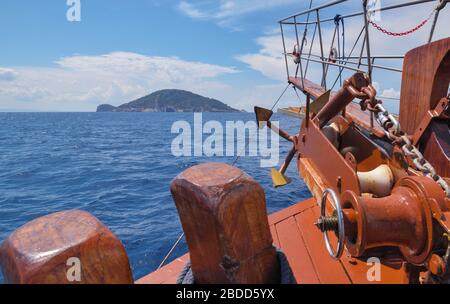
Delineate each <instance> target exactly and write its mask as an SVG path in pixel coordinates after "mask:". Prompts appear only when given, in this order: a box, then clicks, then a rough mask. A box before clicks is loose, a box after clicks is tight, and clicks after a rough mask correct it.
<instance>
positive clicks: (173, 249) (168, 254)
mask: <svg viewBox="0 0 450 304" xmlns="http://www.w3.org/2000/svg"><path fill="white" fill-rule="evenodd" d="M183 237H184V232H183V233H182V234H181V235H180V236H179V237H178V239H177V241H176V242H175V244H174V245H173V246H172V248H171V249H170V250H169V252H168V253H167V255H166V256H165V257H164V259H163V260H162V262H161V264H159V266H158V268H157V270H159V269H161V268H162V267H163V266H164V264H166V262H167V260H168V259H169V258H170V256H171V255H172V253H173V252H174V251H175V249H176V248H177V247H178V244H179V243H180V242H181V240H182V239H183Z"/></svg>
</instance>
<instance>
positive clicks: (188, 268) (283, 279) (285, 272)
mask: <svg viewBox="0 0 450 304" xmlns="http://www.w3.org/2000/svg"><path fill="white" fill-rule="evenodd" d="M276 249H277V258H278V263H279V265H280V284H282V285H294V284H297V280H296V279H295V276H294V274H293V272H292V268H291V265H289V261H288V259H287V257H286V255H285V254H284V253H283V251H281V249H278V248H276ZM176 284H177V285H194V284H195V280H194V274H193V272H192V264H191V262H187V263H186V265H185V266H184V267H183V270H182V271H181V273H180V274H179V276H178V278H177V283H176Z"/></svg>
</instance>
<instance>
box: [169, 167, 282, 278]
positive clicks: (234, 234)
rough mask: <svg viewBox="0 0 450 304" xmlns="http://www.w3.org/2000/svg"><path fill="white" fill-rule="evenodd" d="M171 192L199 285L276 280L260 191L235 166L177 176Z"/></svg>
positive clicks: (275, 261)
mask: <svg viewBox="0 0 450 304" xmlns="http://www.w3.org/2000/svg"><path fill="white" fill-rule="evenodd" d="M171 192H172V195H173V198H174V200H175V204H176V206H177V209H178V213H179V215H180V219H181V223H182V225H183V230H184V232H185V234H186V241H187V244H188V246H189V252H190V258H191V263H192V271H193V275H194V279H195V283H197V284H228V283H232V284H269V283H279V282H280V274H279V272H280V271H279V263H278V258H277V253H276V249H275V248H274V247H273V243H272V242H273V240H272V235H271V233H270V229H269V223H268V218H267V211H266V200H265V194H264V190H263V189H262V188H261V186H260V185H259V184H258V183H257V182H256V181H255V180H253V179H252V178H251V177H250V176H248V175H247V174H245V173H244V172H242V171H240V170H239V169H237V168H235V167H231V166H229V165H225V164H217V163H210V164H204V165H199V166H195V167H192V168H190V169H188V170H186V171H185V172H184V173H182V174H181V175H179V176H178V177H177V178H176V179H175V180H174V181H173V182H172V185H171Z"/></svg>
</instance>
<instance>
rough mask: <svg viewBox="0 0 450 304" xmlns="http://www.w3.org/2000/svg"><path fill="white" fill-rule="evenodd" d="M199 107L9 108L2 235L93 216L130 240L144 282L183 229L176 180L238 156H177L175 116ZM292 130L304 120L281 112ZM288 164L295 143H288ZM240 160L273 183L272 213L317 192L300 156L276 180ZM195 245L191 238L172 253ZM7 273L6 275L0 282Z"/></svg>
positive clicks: (3, 139)
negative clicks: (70, 213) (74, 213)
mask: <svg viewBox="0 0 450 304" xmlns="http://www.w3.org/2000/svg"><path fill="white" fill-rule="evenodd" d="M193 119H194V114H193V113H0V242H2V241H3V240H5V239H6V238H7V237H8V235H9V234H10V233H12V232H13V231H14V230H15V229H17V228H18V227H20V226H21V225H23V224H25V223H27V222H29V221H31V220H33V219H36V218H38V217H41V216H44V215H47V214H49V213H53V212H58V211H63V210H71V209H81V210H85V211H88V212H90V213H92V214H93V215H94V216H96V217H97V218H99V219H100V220H101V221H102V222H103V223H104V224H105V225H107V226H108V227H109V228H110V229H111V230H112V231H113V232H114V233H115V234H116V235H117V236H118V238H119V239H120V240H121V241H122V242H123V244H124V245H125V248H126V250H127V252H128V255H129V258H130V262H131V265H132V270H133V275H134V278H135V279H138V278H141V277H142V276H144V275H147V274H148V273H150V272H152V271H154V270H155V269H156V268H157V267H158V265H159V263H160V262H161V260H162V259H163V257H164V256H165V255H166V253H167V252H168V250H169V249H170V248H171V246H172V245H173V243H174V242H175V240H176V239H177V238H178V236H179V235H180V233H181V231H182V229H181V224H180V222H179V219H178V215H177V211H176V208H175V205H174V203H173V200H172V198H171V195H170V192H169V185H170V182H171V181H172V179H173V178H174V177H176V176H177V175H178V174H179V173H181V172H182V171H184V170H186V169H187V168H189V167H191V166H194V165H197V164H200V163H205V162H225V163H232V162H233V157H213V158H207V157H181V158H176V157H174V156H172V153H171V143H172V140H173V139H174V138H175V137H176V134H171V127H172V124H173V123H174V122H175V121H179V120H186V121H190V122H192V121H193ZM203 120H204V121H207V120H217V121H220V122H223V123H224V122H225V121H251V120H254V114H251V113H204V115H203ZM274 120H279V121H280V125H281V127H282V128H284V129H285V130H287V131H289V132H290V133H296V132H297V131H298V129H299V126H300V121H299V119H296V118H291V117H287V116H278V115H275V116H274ZM280 145H281V149H280V164H281V163H282V162H283V159H284V158H285V156H286V155H287V153H288V151H289V150H290V148H291V143H288V142H286V141H284V140H280ZM237 166H238V167H239V168H241V169H242V170H244V171H245V172H247V173H248V174H249V175H251V176H252V177H253V178H255V179H256V180H257V181H258V182H259V183H261V185H262V186H263V187H264V189H265V191H266V196H267V207H268V211H269V213H273V212H276V211H278V210H280V209H283V208H286V207H288V206H290V205H292V204H294V203H296V202H298V201H300V200H303V199H305V198H307V197H310V193H309V191H308V189H307V188H306V186H305V184H304V183H303V181H302V180H301V179H300V178H299V177H298V174H297V171H296V164H295V163H292V165H291V167H290V168H289V170H288V173H287V175H288V176H289V177H291V178H292V179H293V182H292V183H291V184H290V185H288V186H286V187H284V188H281V189H274V188H273V187H272V185H271V178H270V169H269V168H261V167H260V159H259V158H258V157H249V156H247V157H242V158H240V160H239V161H238V163H237ZM186 252H187V246H186V244H185V243H184V241H183V243H181V244H180V246H179V247H178V248H177V250H176V251H175V252H174V255H173V256H172V258H171V259H175V258H176V257H177V256H180V255H183V254H184V253H186ZM2 281H3V279H2V277H1V275H0V282H2Z"/></svg>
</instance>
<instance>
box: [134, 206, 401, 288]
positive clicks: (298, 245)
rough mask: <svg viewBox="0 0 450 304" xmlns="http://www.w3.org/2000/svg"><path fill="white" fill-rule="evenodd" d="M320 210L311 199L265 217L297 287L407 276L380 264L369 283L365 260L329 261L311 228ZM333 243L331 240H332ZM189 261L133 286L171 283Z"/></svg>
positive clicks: (386, 280) (395, 267) (397, 267)
mask: <svg viewBox="0 0 450 304" xmlns="http://www.w3.org/2000/svg"><path fill="white" fill-rule="evenodd" d="M319 214H320V210H319V207H318V206H317V204H316V201H315V200H314V199H309V200H306V201H304V202H300V203H298V204H296V205H293V206H291V207H289V208H286V209H283V210H281V211H280V212H277V213H275V214H273V215H271V216H269V224H270V230H271V232H272V236H273V241H274V244H275V245H276V246H277V247H279V248H281V249H282V250H283V252H284V253H285V254H286V256H287V258H288V260H289V263H290V265H291V268H292V270H293V273H294V275H295V277H296V279H297V282H298V283H299V284H352V283H356V284H369V283H370V284H373V283H383V284H393V283H394V284H400V283H406V282H407V277H406V274H405V270H404V268H403V267H402V264H401V263H394V262H392V261H391V262H390V263H385V261H382V265H381V272H380V273H381V281H380V282H371V281H369V280H368V279H367V274H368V273H370V270H371V269H373V265H372V264H370V265H368V264H367V262H366V261H363V260H359V259H354V258H351V257H349V256H348V255H346V254H345V253H344V256H343V258H342V259H341V260H340V261H335V260H333V259H331V258H330V257H329V255H328V253H327V251H326V248H325V243H324V241H323V236H322V233H321V232H320V231H319V230H318V229H317V228H316V227H315V226H314V222H315V221H316V220H317V218H318V217H319ZM334 241H335V240H334ZM188 260H189V255H185V256H183V257H181V258H178V259H176V260H175V261H173V262H172V263H170V264H168V265H167V266H165V267H164V268H162V269H160V270H158V271H156V272H154V273H152V274H150V275H148V276H146V277H144V278H142V279H140V280H138V281H137V282H136V283H137V284H174V283H176V279H177V276H178V274H179V273H180V272H181V270H182V269H183V266H184V265H185V263H186V262H187V261H188Z"/></svg>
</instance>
